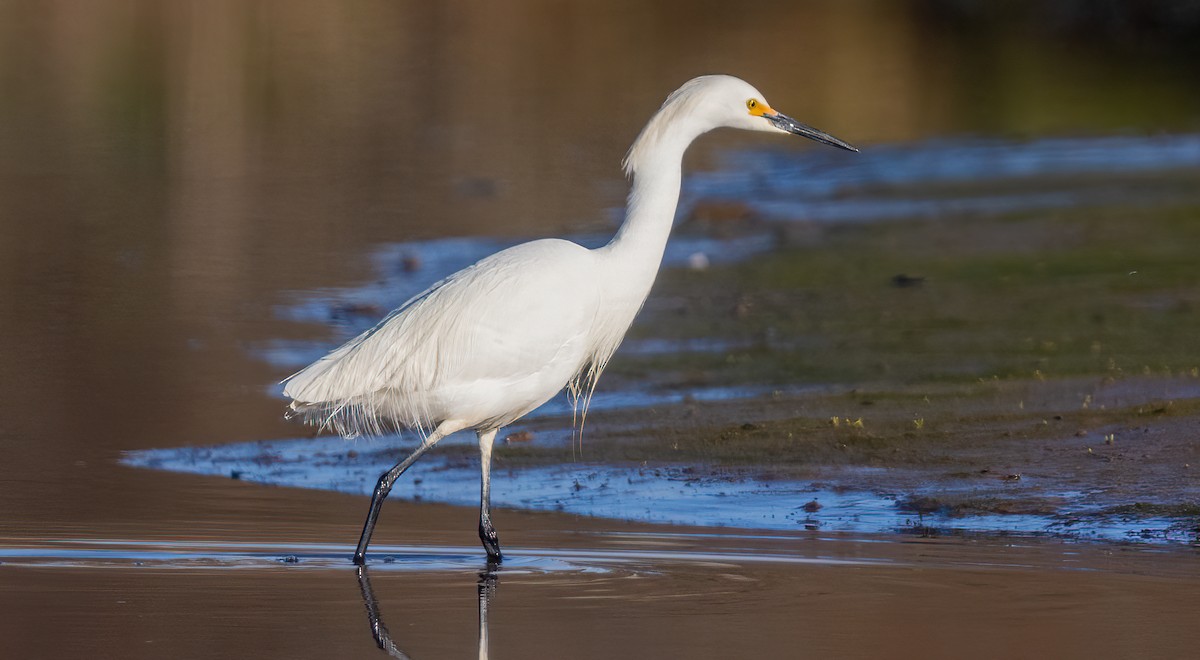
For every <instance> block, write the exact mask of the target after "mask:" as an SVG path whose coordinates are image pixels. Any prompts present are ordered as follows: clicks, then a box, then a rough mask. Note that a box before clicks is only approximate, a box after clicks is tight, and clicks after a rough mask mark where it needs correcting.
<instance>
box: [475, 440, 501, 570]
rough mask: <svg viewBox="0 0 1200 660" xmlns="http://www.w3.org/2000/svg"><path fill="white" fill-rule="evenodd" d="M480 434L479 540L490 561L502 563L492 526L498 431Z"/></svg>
mask: <svg viewBox="0 0 1200 660" xmlns="http://www.w3.org/2000/svg"><path fill="white" fill-rule="evenodd" d="M497 430H498V429H492V430H490V431H480V432H479V462H480V466H481V468H480V469H481V472H482V479H481V481H480V486H479V540H480V541H482V542H483V549H484V550H486V551H487V555H488V561H489V562H493V561H500V560H501V559H502V558H503V555H501V554H500V538H499V537H498V536H496V528H495V527H493V526H492V515H491V511H490V509H491V504H492V443H493V442H494V441H495V440H496V431H497Z"/></svg>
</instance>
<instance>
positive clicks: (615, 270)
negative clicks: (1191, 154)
mask: <svg viewBox="0 0 1200 660" xmlns="http://www.w3.org/2000/svg"><path fill="white" fill-rule="evenodd" d="M721 126H730V127H735V128H743V129H748V130H760V131H768V132H781V133H793V134H798V135H803V136H805V137H809V138H812V139H815V140H818V141H820V142H824V143H827V144H832V145H834V146H838V147H841V148H844V149H849V150H854V148H853V147H851V146H849V145H848V144H846V143H844V142H841V141H840V140H837V139H836V138H833V137H832V136H829V135H827V134H825V133H822V132H820V131H817V130H816V129H813V128H811V127H808V126H805V125H803V124H800V123H798V122H796V121H795V120H792V119H790V118H788V117H786V116H784V115H781V114H779V113H777V112H775V111H774V110H772V109H771V107H770V105H768V104H767V102H766V100H765V99H764V98H763V97H762V95H761V94H760V93H759V92H758V91H757V90H756V89H754V88H753V87H751V86H750V85H749V84H748V83H746V82H744V81H742V80H739V79H737V78H733V77H731V76H703V77H700V78H696V79H694V80H691V81H689V82H688V83H686V84H685V85H684V86H683V87H681V88H680V89H679V90H677V91H676V92H674V93H673V94H671V95H670V97H668V98H667V100H666V102H665V103H664V104H663V106H662V108H660V109H659V111H658V112H657V113H656V114H655V115H654V117H653V118H651V120H650V122H649V123H648V124H647V125H646V127H645V128H644V129H643V130H642V132H641V134H640V135H639V136H638V138H637V140H636V141H635V142H634V144H633V146H632V147H631V148H630V150H629V153H628V155H627V156H626V159H625V163H624V165H625V171H626V173H627V174H628V175H629V176H631V177H632V178H633V188H632V190H631V192H630V195H629V202H628V208H627V213H626V219H625V222H624V223H623V224H622V226H621V228H620V230H619V231H618V232H617V235H616V236H615V237H614V238H613V240H612V241H611V242H610V243H609V244H608V245H606V246H604V247H601V248H598V249H595V250H588V249H586V248H583V247H580V246H579V245H576V244H574V243H571V242H569V241H564V240H558V239H546V240H539V241H533V242H530V243H525V244H522V245H517V246H515V247H512V248H509V249H507V250H503V251H501V252H498V253H496V254H494V255H492V256H490V257H487V258H485V259H483V260H481V261H479V262H478V263H476V264H475V265H473V266H470V267H469V268H466V269H464V270H461V271H459V272H457V273H455V274H453V275H451V276H449V277H447V278H446V279H444V280H442V281H441V282H439V283H437V284H435V285H433V286H432V287H430V288H429V289H428V290H427V291H425V292H424V293H422V294H420V295H418V296H416V297H415V298H413V299H411V300H409V301H408V302H406V303H405V304H404V305H402V306H401V307H400V308H398V309H397V310H395V311H394V312H392V313H391V314H389V315H388V316H387V317H386V318H384V319H383V320H382V321H380V322H379V324H378V325H376V326H375V327H374V328H371V329H370V330H368V331H366V332H364V333H362V334H361V335H359V336H358V337H355V338H354V339H352V340H350V341H349V342H347V343H346V344H344V345H343V346H341V347H340V348H337V349H336V350H334V351H332V352H331V353H330V354H329V355H327V356H325V357H324V358H321V359H320V360H318V361H317V362H315V363H313V364H312V365H310V366H308V367H307V368H305V369H303V370H302V371H300V372H299V373H297V374H295V375H293V376H292V377H291V378H289V379H288V380H287V381H285V383H286V387H285V388H284V394H285V395H286V396H287V397H289V398H291V399H292V403H291V408H292V410H293V411H295V413H297V414H299V415H301V416H302V417H304V419H305V420H306V421H309V422H310V423H315V424H319V425H322V426H328V427H331V428H334V429H336V430H337V431H338V432H340V433H342V434H343V435H347V436H352V435H357V434H360V433H367V434H378V433H384V432H389V431H394V430H399V429H405V428H409V429H417V430H419V431H420V432H421V433H422V434H423V435H424V437H425V442H424V443H423V444H422V445H421V446H420V447H419V448H418V449H417V451H416V452H414V454H413V455H412V456H409V457H408V458H407V459H405V460H404V461H401V462H400V463H398V464H397V465H396V466H395V467H394V468H392V469H391V470H389V471H388V472H386V473H384V474H383V475H382V476H381V477H380V480H379V483H378V484H377V485H376V489H375V493H374V496H373V498H372V504H371V509H370V512H369V514H368V516H367V522H366V525H365V526H364V529H363V535H362V537H361V538H360V540H359V545H358V549H357V551H356V552H355V556H354V560H355V561H356V562H358V563H362V562H363V561H364V555H365V552H366V548H367V544H368V543H369V541H370V536H371V532H372V530H373V528H374V523H375V518H376V516H377V515H378V512H379V507H380V506H381V505H382V501H383V499H384V498H385V497H386V496H387V493H388V491H389V490H390V489H391V486H392V483H394V482H395V479H396V478H397V477H398V476H399V475H400V474H401V473H403V471H404V470H405V469H407V468H408V466H409V465H411V464H412V462H414V461H415V460H416V459H417V458H419V457H420V456H421V455H422V454H423V453H424V452H425V451H426V450H428V449H429V448H430V447H432V446H433V445H434V444H435V443H436V442H438V440H440V439H441V438H442V437H445V436H446V435H449V434H450V433H453V432H455V431H458V430H462V429H468V428H469V429H475V430H476V432H477V433H478V434H479V439H480V450H481V454H482V456H483V480H482V492H481V495H482V496H481V503H480V538H481V540H482V541H483V544H484V547H485V548H486V549H487V552H488V556H489V557H490V558H492V559H497V560H498V559H499V558H500V548H499V542H498V540H497V539H496V534H495V530H494V529H493V527H492V524H491V520H490V516H489V513H488V500H489V492H490V477H489V474H490V462H491V461H490V459H491V449H492V442H493V440H494V438H495V435H496V431H497V430H498V429H499V428H501V427H503V426H505V425H507V424H509V423H511V422H513V421H515V420H517V419H519V418H521V417H522V416H524V415H525V414H526V413H528V412H529V411H531V410H533V409H534V408H536V407H538V406H540V405H541V404H543V403H545V402H546V401H548V400H549V399H550V398H551V397H553V396H554V395H555V394H557V393H558V392H559V391H561V390H562V389H563V388H564V387H567V388H568V390H569V392H570V393H571V394H572V395H573V396H575V398H576V400H577V401H579V400H580V399H582V401H583V406H584V412H585V413H586V405H587V399H588V397H589V396H590V393H591V391H592V388H594V387H595V384H596V381H597V379H598V378H599V377H600V374H601V372H602V371H603V370H604V367H605V365H606V364H607V363H608V360H609V358H610V357H612V354H613V352H614V351H616V349H617V346H618V345H619V344H620V342H621V339H622V338H623V337H624V336H625V332H626V331H627V330H628V329H629V326H630V324H631V323H632V322H633V319H634V317H635V316H636V315H637V312H638V310H639V309H640V308H641V306H642V303H643V302H644V301H645V299H646V296H647V294H648V293H649V291H650V287H651V285H652V284H653V283H654V278H655V276H656V274H657V272H658V267H659V264H660V263H661V261H662V254H663V249H664V247H665V245H666V241H667V236H668V234H669V233H670V228H671V223H672V220H673V218H674V215H675V207H676V204H677V203H678V200H679V187H680V180H681V172H680V165H681V162H682V159H683V153H684V151H685V150H686V149H687V147H688V145H689V144H691V142H692V141H693V140H694V139H695V138H696V137H698V136H699V135H701V134H703V133H705V132H707V131H709V130H712V129H714V128H717V127H721Z"/></svg>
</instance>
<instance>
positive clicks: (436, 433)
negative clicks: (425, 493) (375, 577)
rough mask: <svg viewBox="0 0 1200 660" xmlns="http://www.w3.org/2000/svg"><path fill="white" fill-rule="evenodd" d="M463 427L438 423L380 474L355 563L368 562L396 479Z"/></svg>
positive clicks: (372, 495) (359, 541) (355, 553)
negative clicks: (381, 512)
mask: <svg viewBox="0 0 1200 660" xmlns="http://www.w3.org/2000/svg"><path fill="white" fill-rule="evenodd" d="M460 429H462V425H461V424H458V423H451V422H442V423H441V424H439V425H438V427H437V428H436V429H434V430H433V433H430V434H429V437H427V438H425V441H424V442H422V443H421V446H419V447H417V448H416V450H414V451H413V453H411V454H409V455H408V458H406V459H404V460H402V461H400V462H399V463H397V464H395V465H394V466H392V469H390V470H388V471H387V472H384V473H383V474H382V475H380V476H379V482H378V483H376V484H375V492H374V493H372V494H371V509H370V510H369V511H367V522H366V523H364V524H363V531H362V536H360V537H359V538H358V548H357V549H356V550H355V551H354V563H355V564H358V565H359V566H362V565H363V564H365V563H366V561H367V559H366V555H367V544H369V543H370V542H371V533H372V532H374V531H375V520H376V519H378V518H379V510H380V509H382V508H383V500H384V498H386V497H387V496H388V493H390V492H391V491H392V485H393V484H395V483H396V479H399V478H400V475H402V474H404V471H405V470H407V469H408V468H409V466H410V465H412V464H413V463H416V462H417V459H418V458H421V456H422V455H423V454H424V453H425V452H427V451H429V450H430V449H432V448H433V446H434V445H436V444H437V443H438V441H439V440H441V439H442V438H444V437H446V436H448V435H450V434H451V433H454V432H455V431H458V430H460Z"/></svg>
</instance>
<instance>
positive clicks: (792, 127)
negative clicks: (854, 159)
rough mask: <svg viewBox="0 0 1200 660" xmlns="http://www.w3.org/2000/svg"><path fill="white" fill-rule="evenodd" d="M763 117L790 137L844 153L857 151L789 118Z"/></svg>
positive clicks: (774, 115) (779, 115)
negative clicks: (799, 138)
mask: <svg viewBox="0 0 1200 660" xmlns="http://www.w3.org/2000/svg"><path fill="white" fill-rule="evenodd" d="M763 117H766V118H767V121H769V122H771V125H773V126H774V127H775V128H778V129H779V130H781V131H787V132H788V133H791V134H792V135H799V136H802V137H806V138H808V139H810V140H816V141H817V142H820V143H822V144H828V145H829V146H831V147H837V148H838V149H845V150H846V151H855V152H857V151H858V149H856V148H855V147H853V146H851V145H849V144H847V143H845V142H842V141H841V140H839V139H837V138H835V137H833V136H832V135H830V134H828V133H826V132H824V131H818V130H817V129H815V128H813V127H812V126H806V125H804V124H801V123H800V122H798V121H796V120H795V119H792V118H791V117H789V116H787V115H784V114H780V113H775V114H773V115H767V114H765V115H763Z"/></svg>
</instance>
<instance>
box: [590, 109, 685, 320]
mask: <svg viewBox="0 0 1200 660" xmlns="http://www.w3.org/2000/svg"><path fill="white" fill-rule="evenodd" d="M662 115H663V113H662V112H661V111H660V112H659V113H658V114H657V115H655V117H654V118H653V119H651V120H650V123H649V124H647V125H646V128H645V129H644V130H643V131H642V133H641V135H639V136H638V138H637V140H636V141H635V142H634V144H633V146H632V147H630V149H629V155H628V156H627V157H626V161H625V169H626V172H628V173H629V175H630V176H632V177H633V183H632V188H631V189H630V191H629V199H628V201H627V203H626V207H625V222H624V223H622V225H621V228H620V229H618V230H617V234H616V236H614V237H613V239H612V241H610V242H609V243H608V245H606V246H604V247H603V248H601V250H600V252H601V254H604V256H605V257H607V259H608V260H610V263H611V265H612V267H613V268H615V269H619V271H618V272H619V273H620V276H621V277H623V278H625V279H626V280H627V281H629V280H634V281H638V282H639V283H644V288H642V290H641V291H640V293H641V296H642V298H643V299H644V298H645V295H646V294H647V293H648V292H649V290H650V286H651V285H652V284H653V283H654V278H655V276H656V275H657V274H658V268H659V265H660V264H661V263H662V257H663V250H664V249H665V248H666V244H667V238H668V236H670V234H671V225H672V224H673V222H674V220H675V210H676V207H677V206H678V205H679V190H680V185H681V182H682V178H683V174H682V170H683V154H684V152H685V151H687V148H688V146H689V145H690V144H691V143H692V141H694V140H695V139H696V138H697V137H699V136H700V135H702V134H703V133H705V132H707V131H708V130H709V127H707V126H704V125H703V124H702V123H700V122H696V121H667V120H666V119H669V118H664V117H663V116H662ZM598 256H599V255H598ZM638 302H639V304H640V302H641V300H639V301H638Z"/></svg>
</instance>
